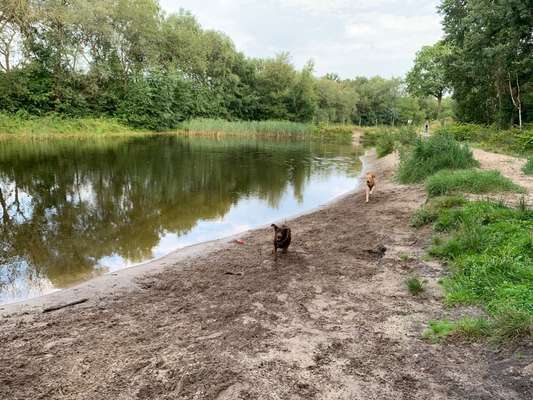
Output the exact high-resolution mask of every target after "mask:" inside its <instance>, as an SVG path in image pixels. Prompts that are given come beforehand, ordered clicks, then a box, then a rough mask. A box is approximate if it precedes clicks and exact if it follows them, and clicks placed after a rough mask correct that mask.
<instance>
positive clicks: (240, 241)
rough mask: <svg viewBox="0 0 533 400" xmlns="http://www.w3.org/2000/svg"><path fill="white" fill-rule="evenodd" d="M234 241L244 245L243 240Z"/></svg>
mask: <svg viewBox="0 0 533 400" xmlns="http://www.w3.org/2000/svg"><path fill="white" fill-rule="evenodd" d="M235 241H236V242H237V243H239V244H244V240H241V239H237V240H235Z"/></svg>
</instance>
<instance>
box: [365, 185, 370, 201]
mask: <svg viewBox="0 0 533 400" xmlns="http://www.w3.org/2000/svg"><path fill="white" fill-rule="evenodd" d="M369 192H370V191H369V189H368V186H365V194H366V202H367V203H368V197H369Z"/></svg>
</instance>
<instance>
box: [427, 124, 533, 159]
mask: <svg viewBox="0 0 533 400" xmlns="http://www.w3.org/2000/svg"><path fill="white" fill-rule="evenodd" d="M436 133H445V134H449V135H451V136H453V137H454V138H455V139H456V140H459V141H462V142H471V143H475V144H476V145H478V146H480V147H483V148H485V149H487V150H491V151H498V152H505V153H511V154H523V153H531V152H532V151H533V127H532V126H525V127H524V129H522V130H518V129H509V130H501V129H496V128H495V127H490V126H482V125H476V124H453V125H448V126H446V127H441V128H439V129H437V131H436Z"/></svg>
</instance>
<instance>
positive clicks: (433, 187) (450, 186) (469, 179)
mask: <svg viewBox="0 0 533 400" xmlns="http://www.w3.org/2000/svg"><path fill="white" fill-rule="evenodd" d="M523 191H524V190H523V188H521V187H520V186H518V185H516V184H514V183H513V182H512V181H511V180H510V179H509V178H506V177H504V176H503V175H502V174H501V173H500V172H499V171H481V170H477V169H463V170H442V171H439V172H437V173H436V174H434V175H431V176H430V177H429V178H427V179H426V192H427V194H428V196H429V197H436V196H443V195H449V194H453V193H473V194H482V193H497V192H516V193H521V192H523Z"/></svg>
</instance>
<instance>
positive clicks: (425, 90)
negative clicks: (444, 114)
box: [406, 42, 451, 117]
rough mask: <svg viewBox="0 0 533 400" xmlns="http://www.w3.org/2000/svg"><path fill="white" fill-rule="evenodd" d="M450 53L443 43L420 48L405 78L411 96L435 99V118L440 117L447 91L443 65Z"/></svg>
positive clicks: (447, 86) (447, 85)
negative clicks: (436, 104)
mask: <svg viewBox="0 0 533 400" xmlns="http://www.w3.org/2000/svg"><path fill="white" fill-rule="evenodd" d="M450 52H451V49H450V47H449V46H448V45H447V44H446V43H443V42H438V43H436V44H435V45H433V46H424V47H422V49H421V50H420V51H419V52H418V53H417V55H416V58H415V63H414V66H413V68H412V69H411V71H409V73H408V74H407V77H406V82H407V88H408V90H409V92H410V93H411V94H413V95H414V96H418V97H425V96H433V97H435V98H436V99H437V102H438V108H437V117H439V116H440V110H441V103H442V98H443V97H444V95H445V94H446V92H447V91H448V90H449V83H448V79H447V77H446V69H445V65H446V59H447V57H449V55H450Z"/></svg>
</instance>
